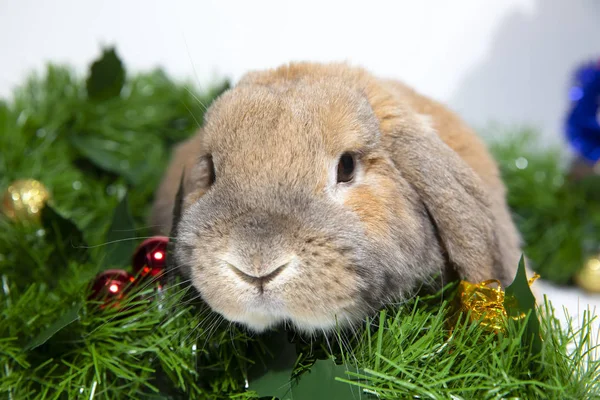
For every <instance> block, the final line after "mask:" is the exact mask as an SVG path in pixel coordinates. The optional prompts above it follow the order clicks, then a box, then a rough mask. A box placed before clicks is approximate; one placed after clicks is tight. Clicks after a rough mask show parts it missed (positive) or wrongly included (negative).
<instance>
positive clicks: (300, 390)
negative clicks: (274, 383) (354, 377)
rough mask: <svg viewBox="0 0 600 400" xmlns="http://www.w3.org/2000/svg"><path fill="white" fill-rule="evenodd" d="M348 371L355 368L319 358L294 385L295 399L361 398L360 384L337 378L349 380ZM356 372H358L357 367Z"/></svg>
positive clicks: (332, 399) (333, 399) (335, 399)
mask: <svg viewBox="0 0 600 400" xmlns="http://www.w3.org/2000/svg"><path fill="white" fill-rule="evenodd" d="M346 371H353V369H352V367H349V366H347V365H344V364H342V365H337V364H336V363H335V362H333V360H317V362H316V363H315V364H314V365H313V366H312V367H311V369H310V370H309V371H308V372H306V373H305V374H303V375H301V376H300V379H299V382H298V384H297V385H294V386H293V387H292V397H293V399H294V400H303V399H311V400H347V399H354V398H356V399H358V398H361V393H360V392H361V390H360V388H359V387H358V386H354V385H351V384H349V383H346V382H340V381H338V380H337V379H336V378H341V379H346V380H348V378H349V377H348V375H347V374H346ZM354 372H357V371H356V369H354ZM363 396H364V395H363Z"/></svg>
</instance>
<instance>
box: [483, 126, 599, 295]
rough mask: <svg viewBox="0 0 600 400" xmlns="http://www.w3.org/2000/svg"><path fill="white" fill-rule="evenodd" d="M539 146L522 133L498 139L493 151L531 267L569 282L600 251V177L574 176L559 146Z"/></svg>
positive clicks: (547, 276) (560, 281) (554, 279)
mask: <svg viewBox="0 0 600 400" xmlns="http://www.w3.org/2000/svg"><path fill="white" fill-rule="evenodd" d="M535 147H536V141H535V134H534V133H533V132H530V131H522V132H518V134H516V135H512V136H509V137H508V138H507V139H506V140H503V141H501V142H500V141H498V142H494V143H493V144H492V151H493V152H494V155H495V156H496V159H497V160H498V162H499V163H500V166H501V169H502V174H503V178H504V181H505V182H506V185H507V187H508V202H509V205H510V206H511V208H512V210H513V213H514V218H515V222H516V223H517V225H518V227H519V230H520V231H521V233H522V235H523V239H524V242H525V247H524V251H525V254H526V255H527V256H528V257H529V258H530V260H531V261H532V268H533V269H534V270H536V271H537V272H538V273H539V274H540V275H541V276H542V277H543V278H544V279H547V280H549V281H552V282H555V283H558V284H570V283H572V281H573V277H574V275H575V274H576V273H577V272H578V271H579V270H580V269H581V268H582V267H583V265H584V264H585V260H586V259H587V258H589V257H591V256H594V255H598V254H600V175H595V176H594V175H592V176H589V177H587V178H586V179H583V180H573V179H571V178H570V177H569V175H570V171H569V169H568V168H566V166H565V165H564V164H565V163H564V161H563V157H562V153H561V152H560V151H559V150H558V149H547V150H544V151H539V150H537V149H536V148H535Z"/></svg>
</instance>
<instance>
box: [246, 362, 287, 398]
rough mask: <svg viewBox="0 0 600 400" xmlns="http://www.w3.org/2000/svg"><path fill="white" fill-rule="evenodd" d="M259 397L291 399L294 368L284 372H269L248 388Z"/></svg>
mask: <svg viewBox="0 0 600 400" xmlns="http://www.w3.org/2000/svg"><path fill="white" fill-rule="evenodd" d="M248 388H249V390H253V391H255V392H256V393H257V395H258V397H276V398H278V399H280V400H287V399H291V398H292V397H291V391H290V390H291V388H292V368H288V369H285V370H282V371H269V372H267V373H266V374H265V375H263V376H261V377H260V378H259V379H257V380H255V381H254V382H252V383H251V384H249V386H248Z"/></svg>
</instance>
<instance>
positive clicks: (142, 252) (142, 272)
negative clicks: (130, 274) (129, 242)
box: [132, 236, 169, 280]
mask: <svg viewBox="0 0 600 400" xmlns="http://www.w3.org/2000/svg"><path fill="white" fill-rule="evenodd" d="M168 244H169V238H168V237H166V236H153V237H151V238H149V239H146V240H144V241H143V242H142V243H141V244H140V245H139V246H138V248H137V249H136V251H135V253H134V255H133V261H132V264H133V271H134V273H135V275H136V276H140V277H147V278H152V279H157V280H160V279H161V278H162V277H163V275H164V273H165V267H166V265H167V246H168Z"/></svg>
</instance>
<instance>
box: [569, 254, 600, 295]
mask: <svg viewBox="0 0 600 400" xmlns="http://www.w3.org/2000/svg"><path fill="white" fill-rule="evenodd" d="M575 282H576V283H577V284H578V285H579V287H581V288H582V289H583V290H585V291H587V292H590V293H600V254H598V255H596V256H594V257H592V258H590V259H589V260H587V262H586V263H585V265H584V266H583V268H582V269H581V270H579V271H578V272H577V274H575Z"/></svg>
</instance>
